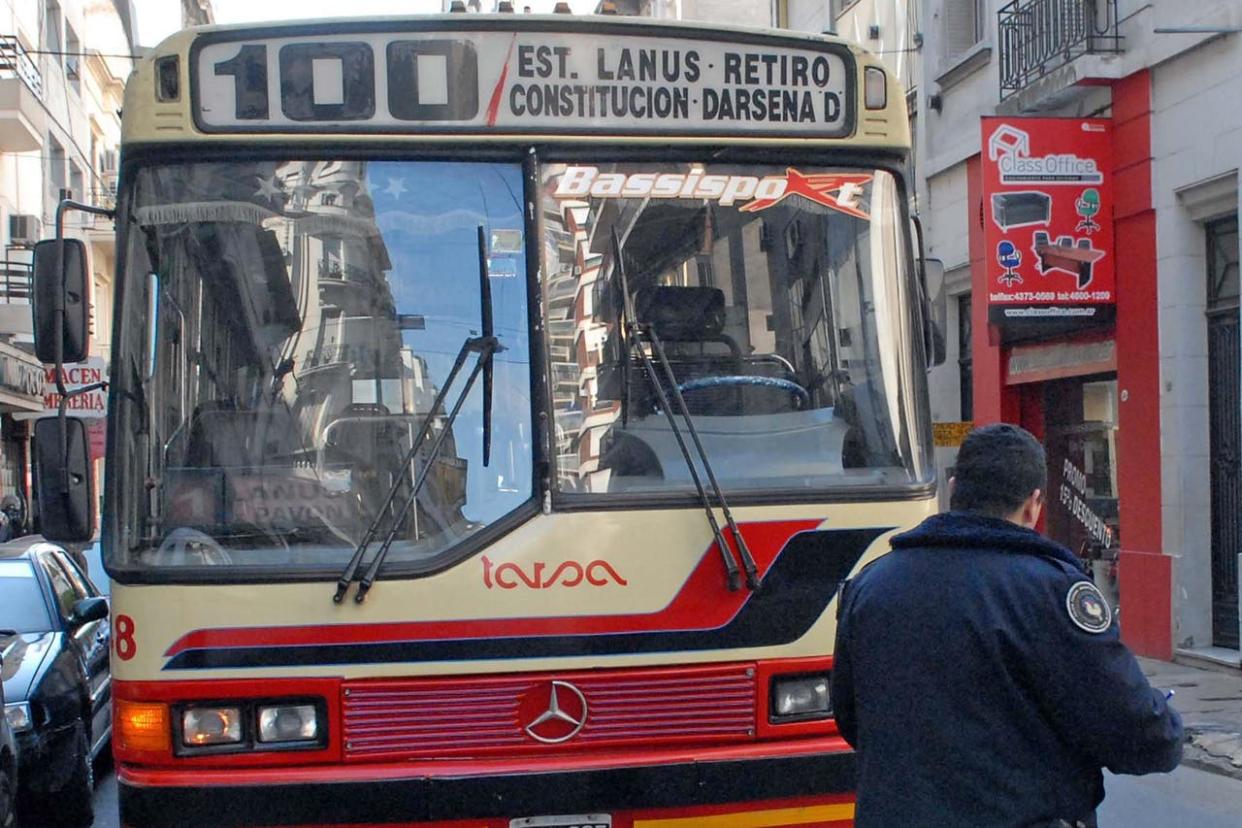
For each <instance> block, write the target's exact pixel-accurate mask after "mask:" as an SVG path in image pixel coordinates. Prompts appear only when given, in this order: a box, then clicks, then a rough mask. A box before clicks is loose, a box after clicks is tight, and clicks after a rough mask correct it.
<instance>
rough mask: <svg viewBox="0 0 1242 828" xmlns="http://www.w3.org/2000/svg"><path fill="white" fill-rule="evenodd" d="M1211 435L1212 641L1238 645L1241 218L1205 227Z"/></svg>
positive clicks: (1231, 646)
mask: <svg viewBox="0 0 1242 828" xmlns="http://www.w3.org/2000/svg"><path fill="white" fill-rule="evenodd" d="M1207 240H1208V305H1207V329H1208V387H1209V388H1211V393H1210V394H1209V395H1208V434H1209V440H1210V444H1211V448H1210V451H1211V486H1212V489H1211V499H1212V504H1211V505H1212V645H1213V646H1216V647H1227V648H1229V649H1233V650H1236V649H1238V555H1240V554H1242V491H1240V487H1239V480H1238V464H1239V443H1240V442H1242V417H1239V409H1242V393H1240V390H1239V384H1240V383H1239V378H1240V375H1242V351H1240V349H1242V342H1239V337H1238V219H1237V216H1232V217H1230V218H1227V219H1222V220H1220V221H1214V222H1211V223H1209V224H1208V225H1207Z"/></svg>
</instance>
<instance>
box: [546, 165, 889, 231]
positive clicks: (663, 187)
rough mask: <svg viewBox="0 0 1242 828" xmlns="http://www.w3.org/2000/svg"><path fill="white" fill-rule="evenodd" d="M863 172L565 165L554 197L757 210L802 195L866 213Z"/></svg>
mask: <svg viewBox="0 0 1242 828" xmlns="http://www.w3.org/2000/svg"><path fill="white" fill-rule="evenodd" d="M871 178H872V176H871V175H870V174H869V173H812V174H809V175H804V174H803V173H800V172H798V171H797V170H795V169H794V168H792V167H790V168H788V169H787V170H785V174H784V175H768V176H764V177H762V178H760V177H759V176H754V175H723V174H716V173H710V174H709V173H707V172H705V171H704V170H703V168H701V167H692V168H691V169H690V170H689V171H688V172H684V173H628V174H627V173H609V172H600V170H599V168H598V167H567V168H566V169H565V172H564V173H562V174H561V178H560V181H559V182H557V186H556V192H554V193H553V196H554V197H555V198H684V199H694V200H699V201H704V200H705V201H715V202H716V203H717V204H719V205H720V206H722V207H729V206H732V205H734V204H736V203H738V202H741V201H749V202H750V203H749V204H745V205H743V206H742V207H741V208H740V209H741V210H743V211H745V212H757V211H759V210H766V209H767V208H769V207H771V206H773V205H775V204H778V203H780V202H781V201H785V200H786V199H789V200H791V201H794V202H796V200H797V199H805V200H807V201H809V202H811V203H813V204H818V205H820V206H821V207H829V208H831V209H833V210H839V211H840V212H842V213H846V214H847V215H851V216H854V217H855V218H860V219H867V218H869V216H868V215H867V212H866V211H865V210H863V209H862V206H861V203H860V202H861V200H862V197H863V195H864V194H865V192H866V190H865V189H864V188H865V185H866V184H867V183H868V182H869V181H871Z"/></svg>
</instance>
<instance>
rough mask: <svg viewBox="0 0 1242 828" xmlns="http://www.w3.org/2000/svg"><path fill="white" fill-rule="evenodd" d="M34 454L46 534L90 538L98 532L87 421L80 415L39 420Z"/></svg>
mask: <svg viewBox="0 0 1242 828" xmlns="http://www.w3.org/2000/svg"><path fill="white" fill-rule="evenodd" d="M62 423H63V424H64V431H63V432H62V431H61V424H62ZM34 453H35V468H36V470H37V472H38V486H37V492H38V497H39V522H40V529H41V532H42V534H43V537H45V538H47V539H48V540H50V541H62V542H78V541H88V540H90V539H91V537H92V536H94V534H95V491H94V489H95V483H94V475H92V474H91V467H90V440H89V438H88V437H87V434H86V421H85V420H82V419H81V418H79V417H44V418H43V419H41V420H35V432H34Z"/></svg>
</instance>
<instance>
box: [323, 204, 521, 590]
mask: <svg viewBox="0 0 1242 828" xmlns="http://www.w3.org/2000/svg"><path fill="white" fill-rule="evenodd" d="M487 260H488V255H487V235H486V231H485V230H484V228H483V225H481V224H480V225H479V292H480V296H479V304H480V305H481V308H480V323H481V331H480V335H479V336H472V337H468V338H467V339H466V341H464V342H463V343H462V344H461V348H460V350H458V352H457V358H456V359H455V360H454V361H453V367H452V369H451V370H450V371H449V374H448V378H447V379H445V381H444V385H443V386H441V387H440V391H439V393H437V394H436V398H435V401H434V402H433V403H432V404H431V410H430V411H429V412H428V414H427V418H426V419H425V420H423V424H422V427H421V428H419V430H418V436H416V437H415V438H414V442H413V443H411V444H410V450H409V451H407V452H406V454H405V457H404V458H403V459H402V461H401V468H409V467H410V464H411V463H412V462H413V461H414V458H415V457H416V455H417V454H418V450H419V448H420V447H421V446H422V444H423V441H424V440H426V439H427V435H428V434H430V433H431V427H432V424H433V423H434V422H435V420H436V417H437V415H438V414H439V413H440V412H441V411H443V410H444V409H443V406H444V401H445V399H446V398H447V397H448V393H449V389H450V388H452V387H453V381H454V380H455V379H457V375H458V374H459V373H460V372H461V369H462V368H463V367H464V366H465V364H466V359H467V358H468V357H469V356H470V354H472V353H473V354H478V355H479V356H478V360H477V361H476V362H475V363H474V368H473V369H471V371H470V376H469V377H467V379H466V384H465V386H464V387H463V388H462V390H461V393H459V394H458V395H457V400H456V401H455V402H454V403H453V410H452V411H451V412H450V413H449V415H448V418H447V419H446V420H445V421H444V424H443V425H442V426H441V428H440V433H439V434H437V435H436V438H435V441H434V442H433V443H432V444H431V450H430V451H429V452H428V453H427V457H426V461H425V462H424V463H423V465H422V468H421V469H420V470H419V473H418V477H417V479H416V480H415V481H414V485H413V486H412V487H411V488H410V491H409V493H408V494H407V495H406V496H405V500H404V501H402V503H401V507H400V509H398V511H397V513H396V515H395V516H394V517H393V519H392V524H391V526H390V527H389V530H388V534H387V535H385V537H384V542H383V543H381V544H380V548H379V550H378V551H376V553H375V557H373V558H372V559H371V563H370V565H369V566H368V567H367V570H366V572H365V573H364V574H363V576H362V577H361V578H360V579H359V580H358V592H357V593H356V594H355V595H354V601H356V602H357V603H359V604H361V603H362V602H363V601H365V600H366V596H367V592H368V591H370V589H371V586H372V584H374V583H375V578H376V576H378V575H379V571H380V567H381V566H383V565H384V559H385V558H387V557H388V550H389V549H390V548H391V547H392V542H393V540H394V539H395V538H396V537H397V533H398V532H399V531H400V529H401V524H402V523H403V522H404V521H405V517H406V515H407V514H409V511H410V508H411V507H412V506H414V505H415V504H416V503H417V502H418V494H419V492H421V491H422V488H423V484H424V483H425V482H426V481H427V476H428V474H429V473H430V472H431V467H432V465H433V464H434V463H435V459H436V457H438V456H439V454H440V447H441V446H442V445H443V444H444V441H445V439H446V438H447V437H448V435H449V434H451V433H452V431H453V423H454V422H455V421H456V420H457V415H458V414H460V413H461V408H462V406H463V405H464V404H465V402H466V397H467V396H469V394H470V389H471V388H472V387H473V386H474V381H475V380H476V379H478V377H479V375H480V374H482V375H483V465H484V466H486V465H488V463H489V461H490V459H491V444H492V433H491V432H492V412H491V406H492V358H493V357H494V356H495V355H496V354H498V353H500V352H501V351H503V350H504V346H503V345H501V344H500V340H499V339H497V338H496V335H495V331H494V330H493V321H492V286H491V283H490V282H489V281H488V275H487ZM405 479H406V475H405V474H401V475H400V476H399V477H397V479H396V480H394V481H393V484H392V486H390V487H389V489H388V496H387V497H385V498H384V505H383V506H381V507H380V509H379V511H377V512H376V513H375V518H374V519H373V520H372V521H371V523H370V525H369V526H367V531H366V532H365V533H364V534H363V536H362V540H361V541H360V542H359V543H358V546H357V547H356V548H355V549H354V554H353V555H352V556H351V557H350V559H349V563H348V564H347V565H346V567H345V569H344V570H343V571H342V572H341V577H340V578H338V579H337V582H336V593H335V594H334V595H333V596H332V601H333V602H334V603H337V604H339V603H341V601H343V600H345V594H346V593H347V592H348V591H349V585H350V584H351V583H353V581H354V577H355V576H356V575H357V574H358V569H359V567H360V566H361V565H362V559H363V557H364V556H365V555H366V551H367V547H368V546H370V544H371V541H373V540H375V536H376V534H377V533H378V532H379V525H380V523H381V522H382V521H383V519H384V514H385V513H386V512H388V511H389V509H390V508H391V507H392V505H393V502H394V501H395V500H396V498H397V493H398V492H400V491H401V486H402V484H404V483H405Z"/></svg>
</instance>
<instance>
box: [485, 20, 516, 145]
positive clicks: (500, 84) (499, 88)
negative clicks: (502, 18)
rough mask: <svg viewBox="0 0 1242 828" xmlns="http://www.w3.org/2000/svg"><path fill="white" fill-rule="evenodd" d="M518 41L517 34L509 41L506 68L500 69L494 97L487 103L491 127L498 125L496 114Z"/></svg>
mask: <svg viewBox="0 0 1242 828" xmlns="http://www.w3.org/2000/svg"><path fill="white" fill-rule="evenodd" d="M516 42H517V35H514V36H513V39H512V40H510V41H509V51H508V53H507V54H506V55H505V65H504V68H503V69H501V70H500V79H499V80H497V81H496V88H495V89H493V90H492V99H491V101H489V102H488V104H487V125H488V126H489V127H491V126H496V115H497V113H499V112H500V96H501V95H502V94H504V91H505V81H506V80H507V79H508V77H509V58H511V57H513V44H514V43H516Z"/></svg>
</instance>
